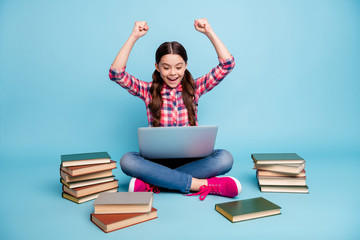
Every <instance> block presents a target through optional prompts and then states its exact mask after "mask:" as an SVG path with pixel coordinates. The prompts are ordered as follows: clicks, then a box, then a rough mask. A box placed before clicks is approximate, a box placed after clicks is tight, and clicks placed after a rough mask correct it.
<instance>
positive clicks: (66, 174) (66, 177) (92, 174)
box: [60, 170, 113, 183]
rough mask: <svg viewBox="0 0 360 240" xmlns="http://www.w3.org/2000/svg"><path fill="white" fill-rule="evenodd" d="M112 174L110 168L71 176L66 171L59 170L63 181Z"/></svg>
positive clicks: (88, 178)
mask: <svg viewBox="0 0 360 240" xmlns="http://www.w3.org/2000/svg"><path fill="white" fill-rule="evenodd" d="M112 175H113V173H112V170H105V171H101V172H95V173H89V174H85V175H80V176H75V177H73V176H70V175H69V174H68V173H66V172H63V171H61V170H60V176H61V178H62V179H64V181H65V182H67V183H71V182H79V181H85V180H90V179H96V178H104V177H111V176H112Z"/></svg>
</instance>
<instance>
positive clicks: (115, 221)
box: [90, 208, 157, 233]
mask: <svg viewBox="0 0 360 240" xmlns="http://www.w3.org/2000/svg"><path fill="white" fill-rule="evenodd" d="M156 218H157V209H156V208H152V209H151V211H150V212H148V213H118V214H95V213H92V214H90V219H91V221H92V222H93V223H94V224H95V225H96V226H98V227H99V228H100V229H101V230H103V231H104V232H105V233H108V232H112V231H115V230H119V229H121V228H125V227H129V226H132V225H135V224H138V223H142V222H145V221H149V220H152V219H156Z"/></svg>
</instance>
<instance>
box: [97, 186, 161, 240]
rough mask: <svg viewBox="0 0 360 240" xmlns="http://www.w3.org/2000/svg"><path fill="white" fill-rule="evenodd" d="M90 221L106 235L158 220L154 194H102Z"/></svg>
mask: <svg viewBox="0 0 360 240" xmlns="http://www.w3.org/2000/svg"><path fill="white" fill-rule="evenodd" d="M93 205H94V213H91V214H90V220H91V221H92V222H93V223H94V224H95V225H96V226H98V227H99V228H100V229H101V230H103V231H104V232H105V233H108V232H112V231H115V230H119V229H121V228H125V227H129V226H132V225H135V224H138V223H142V222H145V221H149V220H152V219H155V218H157V209H156V208H153V207H152V205H153V193H152V192H117V193H101V194H100V195H99V197H98V198H97V199H96V200H95V201H94V203H93Z"/></svg>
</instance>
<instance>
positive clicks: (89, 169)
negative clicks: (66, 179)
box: [61, 161, 116, 177]
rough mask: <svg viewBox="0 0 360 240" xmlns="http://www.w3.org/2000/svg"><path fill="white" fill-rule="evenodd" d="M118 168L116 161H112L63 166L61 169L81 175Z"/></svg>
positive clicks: (74, 174) (73, 174)
mask: <svg viewBox="0 0 360 240" xmlns="http://www.w3.org/2000/svg"><path fill="white" fill-rule="evenodd" d="M115 168H116V162H115V161H111V162H110V163H103V164H94V165H83V166H72V167H61V171H64V172H66V173H67V174H69V175H70V176H73V177H74V176H80V175H84V174H89V173H95V172H101V171H105V170H111V169H115Z"/></svg>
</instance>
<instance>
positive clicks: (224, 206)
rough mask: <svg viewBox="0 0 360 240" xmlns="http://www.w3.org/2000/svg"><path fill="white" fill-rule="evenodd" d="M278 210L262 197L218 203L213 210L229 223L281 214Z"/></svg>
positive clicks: (278, 208) (276, 206)
mask: <svg viewBox="0 0 360 240" xmlns="http://www.w3.org/2000/svg"><path fill="white" fill-rule="evenodd" d="M280 209H281V207H279V206H278V205H276V204H274V203H272V202H270V201H269V200H266V199H265V198H262V197H258V198H251V199H245V200H238V201H233V202H225V203H219V204H216V205H215V210H216V211H218V212H219V213H221V214H222V215H223V216H224V217H226V218H227V219H229V220H230V221H231V222H239V221H244V220H250V219H255V218H261V217H267V216H273V215H277V214H281V213H280Z"/></svg>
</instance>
